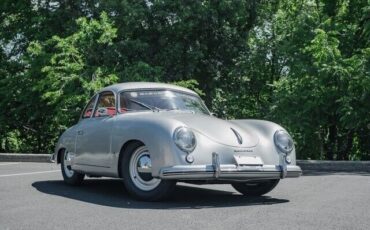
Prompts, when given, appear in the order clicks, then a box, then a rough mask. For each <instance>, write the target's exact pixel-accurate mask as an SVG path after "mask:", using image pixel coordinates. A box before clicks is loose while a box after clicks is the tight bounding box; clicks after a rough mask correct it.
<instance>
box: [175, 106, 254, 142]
mask: <svg viewBox="0 0 370 230" xmlns="http://www.w3.org/2000/svg"><path fill="white" fill-rule="evenodd" d="M171 118H172V119H175V120H178V121H180V122H182V123H184V124H185V125H186V126H187V127H189V128H191V129H192V130H194V131H195V132H198V133H200V134H203V135H205V136H207V137H208V138H209V139H211V140H213V141H215V142H217V143H220V144H223V145H228V146H234V147H245V148H246V147H247V148H250V147H254V146H256V145H257V144H258V142H259V138H258V136H257V135H256V134H254V133H253V130H252V129H248V128H245V127H243V128H242V127H239V126H238V125H237V124H235V123H232V122H230V121H227V120H222V119H219V118H216V117H213V116H207V115H198V114H180V113H179V114H176V115H174V114H173V115H172V116H171Z"/></svg>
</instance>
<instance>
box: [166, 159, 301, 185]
mask: <svg viewBox="0 0 370 230" xmlns="http://www.w3.org/2000/svg"><path fill="white" fill-rule="evenodd" d="M301 175H302V170H301V168H300V167H299V166H296V165H253V166H250V165H248V166H247V165H243V166H238V165H235V164H220V162H219V159H218V156H217V154H216V155H214V157H213V161H212V164H211V165H176V166H172V167H166V168H162V169H161V170H160V173H159V178H161V179H174V180H222V181H248V180H261V179H283V178H286V177H288V178H292V177H299V176H301Z"/></svg>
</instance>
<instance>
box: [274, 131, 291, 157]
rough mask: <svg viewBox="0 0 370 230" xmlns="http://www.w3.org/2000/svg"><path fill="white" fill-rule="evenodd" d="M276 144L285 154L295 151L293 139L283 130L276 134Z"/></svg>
mask: <svg viewBox="0 0 370 230" xmlns="http://www.w3.org/2000/svg"><path fill="white" fill-rule="evenodd" d="M274 142H275V145H276V147H277V148H278V149H279V150H280V151H281V152H283V153H287V154H289V153H290V152H291V151H292V150H293V147H294V143H293V139H292V138H291V137H290V135H289V134H288V133H287V132H285V131H283V130H278V131H276V132H275V135H274Z"/></svg>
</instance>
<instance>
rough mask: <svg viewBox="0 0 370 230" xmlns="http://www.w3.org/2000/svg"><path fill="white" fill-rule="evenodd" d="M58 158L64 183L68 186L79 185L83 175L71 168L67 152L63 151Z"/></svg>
mask: <svg viewBox="0 0 370 230" xmlns="http://www.w3.org/2000/svg"><path fill="white" fill-rule="evenodd" d="M60 157H61V169H62V175H63V179H64V182H66V183H67V184H70V185H80V184H81V183H82V181H83V179H84V177H85V174H82V173H79V172H76V171H74V170H73V169H72V168H71V159H70V157H69V152H68V151H67V150H63V151H62V152H61V156H60Z"/></svg>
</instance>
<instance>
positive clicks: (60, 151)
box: [56, 147, 66, 164]
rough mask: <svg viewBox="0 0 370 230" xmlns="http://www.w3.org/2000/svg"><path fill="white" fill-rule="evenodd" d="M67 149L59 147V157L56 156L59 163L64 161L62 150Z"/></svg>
mask: <svg viewBox="0 0 370 230" xmlns="http://www.w3.org/2000/svg"><path fill="white" fill-rule="evenodd" d="M65 150H66V148H65V147H60V148H59V149H58V151H57V157H56V162H57V164H60V163H61V162H62V158H61V156H62V154H61V153H62V151H65Z"/></svg>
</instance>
